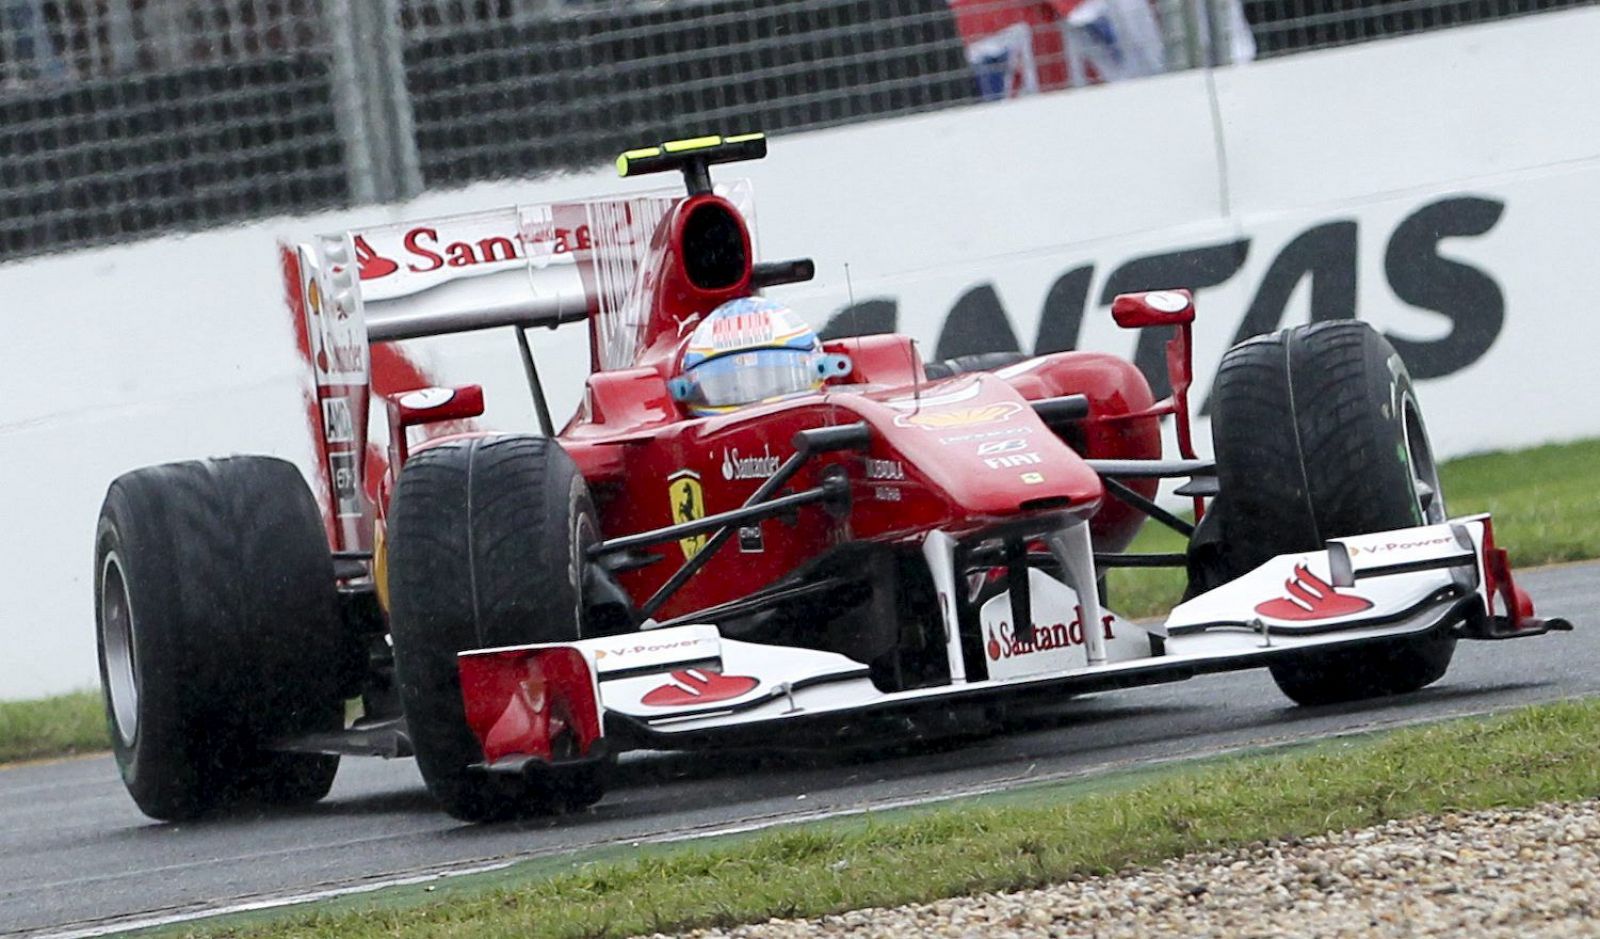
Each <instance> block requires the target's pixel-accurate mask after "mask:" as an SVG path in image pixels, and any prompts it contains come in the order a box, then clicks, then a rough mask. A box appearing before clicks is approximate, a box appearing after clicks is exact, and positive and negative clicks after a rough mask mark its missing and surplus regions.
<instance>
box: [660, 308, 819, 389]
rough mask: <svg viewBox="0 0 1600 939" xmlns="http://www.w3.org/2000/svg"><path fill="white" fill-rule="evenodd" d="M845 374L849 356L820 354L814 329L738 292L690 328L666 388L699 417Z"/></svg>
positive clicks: (787, 312) (785, 311)
mask: <svg viewBox="0 0 1600 939" xmlns="http://www.w3.org/2000/svg"><path fill="white" fill-rule="evenodd" d="M849 372H850V362H849V360H848V359H847V358H845V357H844V356H835V355H826V354H824V353H823V351H822V341H821V340H820V339H818V338H817V334H816V332H815V331H814V330H813V329H812V328H811V327H810V326H808V325H806V323H805V322H804V321H803V320H801V319H800V318H799V317H797V316H795V315H794V313H793V312H792V311H791V310H790V309H789V308H788V307H786V306H784V305H783V304H781V303H779V302H777V301H776V300H769V299H767V298H766V297H740V298H739V299H737V300H729V301H728V302H727V303H724V304H722V305H721V306H719V307H717V308H716V309H715V310H712V311H711V313H709V314H708V315H707V316H706V318H705V319H703V320H701V321H700V324H699V325H698V326H696V327H695V329H694V332H693V333H692V334H690V336H689V345H688V348H687V349H686V350H685V351H684V354H683V364H682V371H681V373H680V374H679V376H678V377H677V378H674V379H672V381H671V382H669V383H668V387H669V389H670V390H671V391H672V396H673V397H674V398H676V399H677V400H679V401H681V402H683V404H684V405H685V406H686V407H687V408H688V409H689V411H690V412H691V413H693V414H696V415H699V416H702V417H703V416H707V415H711V414H724V413H727V412H729V411H732V410H734V409H736V408H740V407H744V406H745V405H749V404H755V403H757V402H761V401H771V400H773V399H774V398H783V397H787V396H789V395H796V394H806V393H809V392H813V391H816V390H818V389H820V388H821V387H822V382H823V379H825V378H828V377H832V376H839V375H847V374H849Z"/></svg>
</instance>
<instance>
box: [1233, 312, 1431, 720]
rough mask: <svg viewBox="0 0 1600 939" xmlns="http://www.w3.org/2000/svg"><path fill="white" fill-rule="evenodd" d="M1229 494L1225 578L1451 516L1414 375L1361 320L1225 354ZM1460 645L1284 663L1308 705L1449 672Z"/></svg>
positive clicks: (1387, 690) (1387, 648)
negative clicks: (1349, 538) (1350, 538)
mask: <svg viewBox="0 0 1600 939" xmlns="http://www.w3.org/2000/svg"><path fill="white" fill-rule="evenodd" d="M1212 442H1213V445H1214V447H1215V452H1216V458H1217V477H1218V483H1219V484H1220V487H1221V492H1222V496H1221V498H1220V499H1219V500H1218V502H1217V504H1216V506H1215V508H1216V511H1217V514H1218V522H1219V524H1218V526H1217V528H1216V534H1217V535H1218V536H1219V538H1218V543H1217V544H1215V545H1210V546H1208V548H1209V549H1210V550H1211V551H1212V554H1211V556H1212V557H1213V559H1214V564H1213V567H1214V568H1220V570H1219V571H1218V574H1219V579H1222V580H1231V579H1232V578H1234V577H1237V576H1239V575H1241V574H1244V573H1246V572H1248V571H1250V570H1253V569H1254V568H1256V567H1257V566H1259V565H1260V564H1261V563H1263V562H1265V561H1266V560H1268V559H1270V558H1271V557H1273V556H1275V555H1278V554H1287V553H1290V552H1296V551H1312V550H1317V549H1319V548H1321V547H1322V546H1323V545H1324V544H1325V543H1326V541H1327V539H1329V538H1337V537H1341V536H1345V535H1357V534H1363V533H1366V532H1374V531H1386V530H1389V529H1394V528H1405V527H1408V526H1411V525H1421V524H1426V523H1433V522H1440V521H1443V520H1444V519H1445V518H1446V514H1445V508H1444V498H1443V495H1442V494H1441V493H1440V492H1439V480H1438V473H1437V470H1436V468H1435V466H1434V462H1433V455H1432V450H1431V448H1430V446H1429V444H1428V437H1427V429H1426V426H1425V425H1424V424H1423V422H1422V412H1421V410H1420V409H1419V408H1418V406H1417V400H1416V394H1415V392H1414V391H1413V389H1412V387H1411V379H1410V376H1409V375H1408V374H1407V372H1406V368H1405V364H1404V363H1403V362H1402V361H1401V360H1400V357H1399V355H1398V354H1396V353H1395V351H1394V348H1393V347H1392V346H1390V345H1389V342H1388V341H1387V340H1386V339H1384V338H1383V337H1382V336H1381V335H1379V334H1378V333H1377V332H1376V331H1375V330H1373V329H1372V327H1370V326H1368V325H1367V324H1365V323H1362V322H1359V321H1356V320H1337V321H1332V322H1324V323H1316V324H1313V325H1310V326H1301V327H1296V328H1293V329H1287V330H1283V331H1281V332H1278V333H1275V334H1272V335H1269V336H1258V337H1256V338H1254V339H1250V340H1247V341H1245V342H1243V343H1240V344H1239V345H1237V346H1235V347H1234V348H1233V349H1231V350H1229V352H1228V354H1227V355H1226V356H1224V357H1223V360H1222V365H1221V367H1220V369H1219V370H1218V373H1217V382H1216V396H1215V399H1214V402H1213V410H1212ZM1454 653H1455V640H1454V639H1453V638H1448V637H1437V638H1435V637H1428V638H1423V639H1409V640H1403V641H1394V642H1387V643H1375V644H1371V645H1366V646H1363V647H1361V648H1359V649H1347V650H1342V651H1341V650H1333V651H1329V652H1322V653H1317V654H1314V655H1307V656H1305V657H1302V658H1295V659H1290V660H1286V661H1283V662H1280V663H1277V664H1275V665H1273V666H1272V677H1273V679H1274V680H1275V681H1276V682H1277V683H1278V687H1279V688H1280V689H1281V690H1282V691H1283V693H1284V694H1286V695H1288V696H1289V697H1290V698H1291V699H1292V700H1294V701H1295V702H1296V703H1298V704H1307V705H1311V704H1329V703H1335V702H1341V701H1353V700H1359V699H1362V698H1370V697H1376V696H1380V695H1391V694H1403V693H1407V692H1411V691H1416V690H1418V689H1420V688H1423V687H1425V686H1427V685H1429V684H1432V683H1433V682H1435V681H1438V680H1439V679H1440V678H1441V677H1443V675H1444V673H1445V670H1446V669H1447V668H1449V666H1450V659H1451V657H1452V655H1454Z"/></svg>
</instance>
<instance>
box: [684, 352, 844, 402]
mask: <svg viewBox="0 0 1600 939" xmlns="http://www.w3.org/2000/svg"><path fill="white" fill-rule="evenodd" d="M688 378H689V380H690V381H692V382H693V383H694V386H695V389H696V393H695V394H694V398H695V403H697V404H704V405H708V406H710V407H729V406H736V405H742V404H753V403H755V402H757V401H764V400H766V399H767V398H776V397H778V396H780V395H790V394H795V393H797V392H802V391H812V390H815V389H816V388H817V386H819V385H820V384H822V376H821V374H820V373H819V372H818V371H817V366H816V355H815V354H814V353H812V352H808V351H804V350H801V349H752V350H750V351H749V352H736V353H734V354H732V355H723V356H718V357H717V358H714V359H711V360H709V361H706V362H702V363H700V364H699V365H696V366H695V367H694V368H693V369H692V370H691V371H690V372H689V375H688Z"/></svg>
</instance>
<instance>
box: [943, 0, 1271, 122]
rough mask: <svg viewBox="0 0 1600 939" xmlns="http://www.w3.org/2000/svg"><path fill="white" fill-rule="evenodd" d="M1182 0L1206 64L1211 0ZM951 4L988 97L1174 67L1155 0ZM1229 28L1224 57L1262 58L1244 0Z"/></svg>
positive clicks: (1231, 8)
mask: <svg viewBox="0 0 1600 939" xmlns="http://www.w3.org/2000/svg"><path fill="white" fill-rule="evenodd" d="M1183 2H1185V3H1190V4H1192V6H1193V9H1194V12H1195V16H1194V22H1193V24H1192V28H1194V29H1195V30H1196V35H1195V37H1194V38H1195V41H1196V47H1197V48H1198V49H1199V51H1200V56H1201V64H1203V63H1204V62H1206V61H1207V60H1208V58H1209V56H1210V54H1211V53H1210V43H1211V37H1210V30H1209V29H1208V28H1207V27H1208V25H1209V23H1208V21H1207V19H1206V15H1205V14H1206V3H1207V0H1183ZM950 8H951V10H952V11H953V12H954V13H955V15H956V25H957V28H958V29H959V30H960V31H961V37H962V39H963V41H964V42H965V43H966V46H967V59H968V62H969V63H970V64H971V65H972V68H973V71H974V73H975V74H976V76H977V82H978V90H979V93H980V94H981V95H982V96H983V97H984V98H985V99H990V100H993V99H999V98H1012V97H1017V96H1018V95H1024V94H1031V93H1033V92H1038V91H1054V90H1056V89H1060V88H1069V87H1070V88H1078V87H1082V86H1084V85H1094V84H1099V83H1102V82H1112V81H1122V80H1124V79H1129V78H1138V77H1141V76H1144V75H1155V74H1158V73H1160V72H1164V71H1166V70H1167V69H1168V68H1171V67H1173V63H1170V62H1169V61H1168V57H1167V49H1166V45H1165V43H1164V42H1163V39H1162V29H1161V23H1160V21H1159V20H1158V18H1157V16H1156V10H1155V7H1153V6H1152V3H1151V0H950ZM1169 25H1173V26H1177V27H1179V28H1186V27H1189V26H1190V25H1191V24H1188V23H1184V24H1169ZM1227 34H1228V49H1227V50H1226V54H1225V55H1221V56H1219V57H1218V61H1220V62H1245V61H1249V60H1250V59H1253V58H1255V41H1254V39H1253V38H1252V36H1251V35H1250V26H1249V23H1248V22H1246V20H1245V18H1244V11H1243V7H1242V6H1241V5H1240V3H1239V0H1229V2H1228V23H1227ZM1219 51H1221V50H1219Z"/></svg>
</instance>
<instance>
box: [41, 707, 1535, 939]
mask: <svg viewBox="0 0 1600 939" xmlns="http://www.w3.org/2000/svg"><path fill="white" fill-rule="evenodd" d="M1516 709H1517V708H1516V707H1509V708H1507V707H1500V708H1485V709H1483V710H1478V711H1467V712H1462V713H1455V714H1445V715H1432V716H1424V717H1417V718H1408V719H1404V720H1393V721H1377V722H1373V723H1369V724H1364V725H1361V726H1359V727H1353V728H1347V729H1344V730H1339V731H1336V732H1333V733H1328V734H1319V735H1316V736H1311V737H1296V736H1287V735H1286V736H1283V737H1277V738H1269V739H1267V740H1264V741H1262V740H1258V741H1252V742H1250V743H1246V744H1238V745H1233V746H1226V747H1212V748H1207V749H1200V750H1194V751H1190V752H1187V753H1180V754H1175V755H1172V756H1166V757H1159V758H1156V759H1147V760H1137V759H1128V760H1114V761H1110V762H1106V763H1100V764H1096V765H1095V766H1092V767H1088V768H1085V769H1076V770H1063V771H1060V772H1056V773H1044V774H1040V775H1034V774H1033V773H1032V771H1031V768H1030V771H1029V772H1026V773H1023V774H1021V775H1017V776H1009V777H1006V778H1004V779H996V780H991V781H989V782H985V783H976V784H973V785H969V786H963V787H960V788H957V789H948V790H944V791H941V792H928V793H919V794H917V795H912V796H902V797H900V798H896V799H884V800H881V801H876V802H872V803H870V804H867V805H852V806H845V807H842V808H841V807H835V808H825V809H817V810H814V811H810V812H785V813H781V814H774V815H766V816H761V817H759V818H748V819H744V820H741V821H738V822H731V823H725V824H718V825H706V826H703V827H699V828H680V829H675V830H671V831H664V832H658V833H656V834H653V835H643V836H640V837H636V838H618V839H613V840H611V841H601V842H595V843H594V844H590V845H584V846H583V847H581V848H564V849H558V850H551V851H533V852H528V853H525V854H517V855H513V856H510V857H504V858H497V859H495V860H493V861H473V862H466V863H465V864H456V865H450V866H444V867H437V868H429V869H423V870H419V871H413V872H410V873H406V874H401V875H398V876H395V877H386V878H382V879H378V880H370V881H361V882H359V883H351V884H340V885H330V886H327V887H323V888H319V889H316V890H310V891H302V892H298V893H293V894H282V895H278V896H266V897H256V898H252V899H246V900H238V901H234V902H231V903H225V904H221V905H215V906H212V905H199V906H194V907H190V908H187V909H179V910H169V911H166V912H162V913H151V914H135V915H132V916H121V917H115V918H112V919H105V920H98V921H90V922H83V923H78V924H75V925H72V926H70V927H68V928H65V929H61V928H59V927H48V928H46V929H44V930H40V931H34V932H23V933H17V934H14V935H15V936H16V937H17V939H94V937H98V936H106V935H110V934H112V933H118V932H125V931H128V930H133V929H150V928H154V927H158V926H172V925H176V924H178V923H187V922H193V921H194V920H199V919H209V918H211V917H215V916H226V915H229V914H232V913H250V912H258V911H261V910H272V909H278V908H283V907H290V906H299V905H301V904H305V903H314V902H316V901H318V900H332V899H336V898H339V897H348V896H355V895H359V894H363V893H372V892H375V891H378V890H385V889H388V888H390V887H406V886H414V885H416V884H424V883H428V882H429V881H434V880H444V879H447V878H452V877H461V876H465V875H467V874H485V873H489V872H491V871H498V870H504V869H506V868H508V867H511V866H513V865H515V864H520V863H522V862H524V861H529V860H535V859H539V858H545V857H552V856H555V855H559V854H566V853H576V851H590V850H595V849H603V848H611V847H620V846H630V847H631V846H637V845H641V844H672V843H674V842H689V841H700V840H703V839H706V838H716V837H719V836H722V835H736V834H747V833H749V832H755V831H765V830H767V829H769V828H778V827H781V826H784V825H797V824H802V823H805V822H817V821H825V820H827V819H833V818H850V817H853V816H857V815H865V814H867V813H869V812H881V811H886V810H891V809H905V808H916V807H918V806H924V805H936V804H938V803H941V802H949V801H952V800H955V799H965V798H969V797H972V796H981V795H990V794H993V793H996V792H1005V791H1007V790H1011V789H1017V788H1019V787H1022V786H1034V785H1042V784H1046V783H1053V782H1064V781H1067V780H1071V779H1082V778H1085V777H1090V776H1100V775H1104V774H1106V773H1109V772H1115V771H1119V770H1127V769H1131V768H1135V767H1141V766H1159V765H1164V764H1168V763H1182V762H1189V761H1192V760H1202V759H1209V758H1212V757H1218V756H1226V755H1228V754H1230V753H1238V752H1242V751H1260V750H1270V749H1275V748H1278V747H1284V746H1292V745H1295V744H1304V743H1312V742H1316V741H1319V740H1334V739H1338V738H1341V737H1355V736H1361V735H1363V734H1369V733H1372V732H1374V731H1379V730H1395V729H1399V728H1402V727H1409V726H1412V725H1416V724H1431V723H1437V722H1439V721H1443V720H1456V719H1459V718H1464V717H1483V716H1486V715H1491V714H1499V713H1503V712H1506V711H1511V710H1516ZM801 798H804V796H802V797H801ZM52 930H55V931H52Z"/></svg>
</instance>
